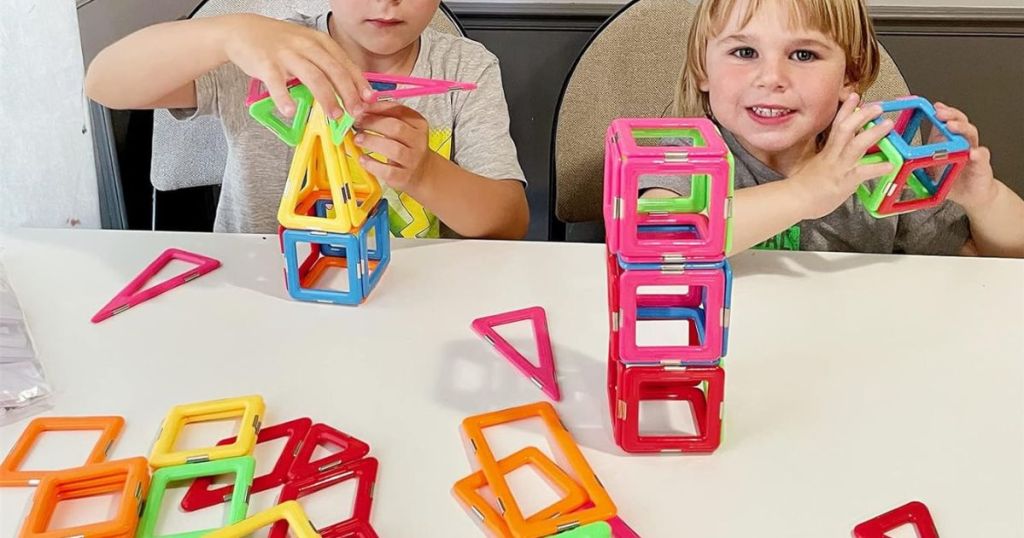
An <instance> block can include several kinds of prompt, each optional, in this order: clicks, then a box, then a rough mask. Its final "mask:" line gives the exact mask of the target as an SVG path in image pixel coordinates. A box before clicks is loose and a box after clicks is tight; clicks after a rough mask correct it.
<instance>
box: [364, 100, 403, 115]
mask: <svg viewBox="0 0 1024 538" xmlns="http://www.w3.org/2000/svg"><path fill="white" fill-rule="evenodd" d="M408 108H409V107H407V106H405V105H403V104H402V103H399V102H398V101H375V102H373V103H370V104H368V105H366V114H367V115H369V114H375V115H378V116H393V117H396V116H399V115H400V112H402V111H403V110H404V109H408Z"/></svg>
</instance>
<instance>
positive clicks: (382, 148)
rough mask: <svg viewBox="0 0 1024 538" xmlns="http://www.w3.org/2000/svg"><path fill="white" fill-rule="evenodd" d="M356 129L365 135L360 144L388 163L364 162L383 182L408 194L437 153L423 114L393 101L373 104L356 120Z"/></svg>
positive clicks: (359, 141) (357, 141)
mask: <svg viewBox="0 0 1024 538" xmlns="http://www.w3.org/2000/svg"><path fill="white" fill-rule="evenodd" d="M356 127H358V128H359V129H360V131H362V132H360V133H359V134H358V135H356V144H359V145H360V146H361V147H362V148H363V149H364V150H365V151H367V152H372V153H376V154H377V155H380V156H381V157H384V158H386V159H387V162H386V163H382V162H380V161H378V160H376V159H374V158H372V157H369V156H365V155H364V156H363V158H362V160H361V162H360V164H362V165H363V168H365V169H366V171H367V172H369V173H371V174H373V175H374V176H376V177H377V179H378V180H379V181H382V182H384V183H385V184H387V185H388V186H389V187H391V188H393V189H395V190H398V191H403V192H407V191H409V190H410V189H412V188H414V187H415V186H416V184H417V182H418V181H420V180H421V179H422V178H423V177H424V175H425V171H426V168H427V165H428V164H429V162H430V159H431V155H432V154H433V152H432V151H430V148H429V145H428V137H429V131H430V127H429V125H428V124H427V120H426V119H425V118H424V117H423V116H421V115H420V113H419V112H416V111H415V110H413V109H411V108H409V107H407V106H405V105H401V104H399V103H395V102H390V101H382V102H378V103H373V104H371V105H368V106H367V108H366V111H365V113H364V114H362V115H361V116H358V117H357V118H356ZM368 131H369V132H368Z"/></svg>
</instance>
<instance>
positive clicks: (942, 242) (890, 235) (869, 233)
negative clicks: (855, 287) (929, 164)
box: [640, 126, 970, 256]
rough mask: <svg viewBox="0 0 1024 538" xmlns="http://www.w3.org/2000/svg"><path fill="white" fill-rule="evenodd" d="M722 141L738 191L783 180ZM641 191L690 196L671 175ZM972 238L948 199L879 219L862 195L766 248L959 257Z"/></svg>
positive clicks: (731, 140) (649, 181) (729, 137)
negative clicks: (730, 157) (729, 152)
mask: <svg viewBox="0 0 1024 538" xmlns="http://www.w3.org/2000/svg"><path fill="white" fill-rule="evenodd" d="M719 129H720V130H721V131H722V137H723V138H724V139H725V142H726V144H727V145H728V146H729V149H730V150H732V153H733V157H734V159H735V175H734V181H735V187H736V189H745V188H748V187H754V186H757V185H763V184H765V183H770V182H772V181H779V180H780V179H783V176H782V174H780V173H778V172H776V171H775V170H773V169H771V168H769V167H768V165H766V164H764V163H762V162H761V161H759V160H758V159H757V158H756V157H754V156H753V155H751V154H750V152H748V151H747V150H746V149H745V148H744V147H743V146H742V145H741V144H740V143H739V141H738V140H737V139H736V137H735V136H733V134H732V133H730V132H729V131H727V130H725V129H724V128H722V127H721V126H719ZM640 186H641V188H644V189H646V188H652V187H660V188H666V189H669V190H672V191H675V192H677V193H679V194H686V193H687V192H688V189H689V181H688V180H686V179H684V178H678V177H670V176H664V177H663V176H657V177H655V176H651V177H650V178H645V181H642V182H641V183H640ZM969 237H970V226H969V224H968V221H967V216H966V215H965V214H964V210H963V208H961V207H960V206H959V205H957V204H955V203H953V202H950V201H948V200H947V201H946V202H944V203H942V204H941V205H939V206H937V207H934V208H931V209H923V210H919V211H914V212H912V213H905V214H902V215H898V216H893V217H886V218H881V219H876V218H874V217H872V216H871V215H870V214H869V213H868V212H867V210H865V209H864V206H863V205H862V204H861V203H860V199H859V198H857V196H851V197H850V198H849V199H847V200H846V201H845V202H843V205H841V206H839V207H838V208H836V210H835V211H833V212H832V213H829V214H828V215H825V216H824V217H822V218H820V219H815V220H805V221H801V222H799V223H798V224H796V225H794V226H793V227H791V228H790V229H788V230H786V231H783V232H782V233H780V234H779V235H778V236H776V237H773V238H770V239H769V240H767V241H765V242H764V243H762V244H761V245H759V246H760V247H761V248H768V249H776V250H778V249H785V250H809V251H836V252H863V253H876V254H892V253H898V254H935V255H945V256H949V255H955V254H958V253H959V252H960V249H961V247H963V245H964V243H966V242H967V239H968V238H969Z"/></svg>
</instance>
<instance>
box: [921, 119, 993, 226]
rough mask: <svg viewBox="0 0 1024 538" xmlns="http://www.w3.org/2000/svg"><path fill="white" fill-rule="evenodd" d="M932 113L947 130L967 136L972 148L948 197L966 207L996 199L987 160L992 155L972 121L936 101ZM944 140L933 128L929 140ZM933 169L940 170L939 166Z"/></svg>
mask: <svg viewBox="0 0 1024 538" xmlns="http://www.w3.org/2000/svg"><path fill="white" fill-rule="evenodd" d="M935 112H936V116H937V117H938V118H939V120H941V121H943V122H945V123H946V127H947V128H948V129H949V130H950V132H952V133H954V134H958V135H960V136H962V137H964V138H966V139H967V142H968V143H969V144H970V147H971V150H970V158H969V160H968V161H967V164H966V165H965V166H964V168H963V169H962V170H961V171H960V177H959V178H957V180H956V182H955V183H953V187H952V189H950V191H949V196H948V197H949V199H950V200H952V201H954V202H956V203H958V204H960V205H961V206H963V207H964V208H966V209H969V210H970V209H976V208H981V207H984V206H986V205H988V203H989V202H991V201H992V200H993V199H994V198H995V196H996V193H997V192H998V191H999V188H998V182H997V181H996V179H995V176H994V174H993V173H992V164H991V163H990V162H989V159H990V157H991V154H990V153H989V151H988V148H986V147H985V146H982V145H980V144H979V142H978V128H977V127H975V126H974V125H972V124H971V120H969V119H968V118H967V115H966V114H964V113H963V112H961V111H960V110H958V109H955V108H953V107H951V106H947V105H944V104H942V103H935ZM944 139H945V138H944V137H943V136H942V135H941V134H939V133H938V130H937V129H933V130H932V133H931V135H930V136H929V137H928V142H929V143H934V142H939V141H942V140H944ZM936 168H937V169H938V171H941V167H936ZM935 173H936V171H932V174H935Z"/></svg>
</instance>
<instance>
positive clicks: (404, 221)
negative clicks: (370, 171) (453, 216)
mask: <svg viewBox="0 0 1024 538" xmlns="http://www.w3.org/2000/svg"><path fill="white" fill-rule="evenodd" d="M427 145H428V147H429V148H430V150H431V151H433V152H434V153H437V154H438V155H440V156H442V157H444V158H445V159H448V160H451V158H452V130H451V129H450V128H431V129H430V134H429V137H428V139H427ZM367 155H369V156H370V157H373V158H374V159H377V160H378V161H381V162H385V159H384V158H383V157H381V156H380V155H377V154H375V153H367ZM349 158H351V157H349ZM352 168H353V169H354V170H357V171H358V172H357V173H361V172H362V168H361V167H359V166H353V167H352ZM381 186H382V187H384V198H386V199H387V201H388V225H389V227H390V228H391V235H393V236H395V237H418V238H431V239H436V238H438V237H441V221H439V220H438V219H437V216H436V215H434V214H433V213H431V212H430V211H429V210H428V209H427V208H425V207H423V205H422V204H420V203H419V202H417V201H416V200H414V199H413V198H412V197H411V196H409V195H408V194H406V193H404V192H399V191H396V190H394V189H392V188H390V187H385V186H384V185H381Z"/></svg>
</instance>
